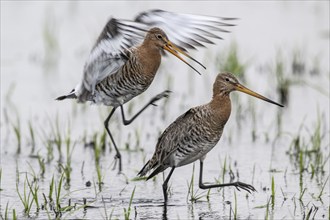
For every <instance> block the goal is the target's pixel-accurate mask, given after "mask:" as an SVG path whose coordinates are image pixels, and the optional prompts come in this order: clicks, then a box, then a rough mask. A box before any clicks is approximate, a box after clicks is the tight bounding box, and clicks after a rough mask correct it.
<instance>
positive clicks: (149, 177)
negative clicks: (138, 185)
mask: <svg viewBox="0 0 330 220" xmlns="http://www.w3.org/2000/svg"><path fill="white" fill-rule="evenodd" d="M166 169H167V167H165V166H164V165H160V166H158V167H157V168H156V169H155V170H154V171H153V172H152V173H151V174H150V175H149V176H148V178H147V180H149V179H151V178H152V177H154V176H156V175H157V174H158V173H160V172H163V171H164V170H166Z"/></svg>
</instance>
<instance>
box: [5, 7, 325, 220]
mask: <svg viewBox="0 0 330 220" xmlns="http://www.w3.org/2000/svg"><path fill="white" fill-rule="evenodd" d="M128 6H129V10H127V7H128ZM151 8H161V9H164V10H170V11H178V12H186V13H197V14H209V15H220V16H223V17H239V18H240V20H238V21H237V26H236V27H233V28H231V31H232V33H230V34H225V35H224V39H225V40H224V41H221V42H217V43H218V44H217V45H216V46H215V45H214V46H211V47H210V49H209V50H206V49H202V50H199V51H198V52H192V55H193V56H194V57H196V58H198V60H201V61H202V62H203V64H205V65H206V66H207V67H208V69H207V71H206V72H205V73H204V74H203V76H199V75H197V74H195V73H194V72H192V71H191V70H189V69H188V68H186V67H185V66H184V64H182V63H180V62H179V61H177V60H176V59H175V58H172V57H169V56H168V57H166V58H164V59H163V63H162V68H161V70H160V71H159V74H158V75H157V77H156V78H155V80H154V82H153V84H152V85H151V87H150V88H149V89H148V90H147V91H146V92H145V93H144V94H143V95H141V96H140V97H138V98H136V99H134V100H133V101H132V102H131V104H128V106H126V110H127V111H128V108H132V109H133V110H132V112H133V113H134V112H136V111H137V110H138V109H139V108H140V107H141V106H143V104H144V103H146V102H147V101H148V99H149V98H150V97H152V96H154V95H155V94H157V93H159V92H161V91H163V90H165V89H171V90H172V91H173V93H172V94H171V96H170V98H169V99H167V100H166V101H160V102H159V105H158V107H151V108H150V109H148V110H146V111H145V112H144V113H143V114H142V115H141V118H139V119H137V120H136V121H135V122H134V123H133V124H132V125H130V126H128V127H125V126H122V125H120V118H119V113H118V112H117V114H116V116H117V117H116V118H114V120H113V122H112V123H111V129H112V130H113V132H114V136H115V140H117V144H118V146H120V147H121V152H122V156H123V169H124V175H117V172H116V170H112V168H113V166H114V159H113V157H114V152H113V151H109V146H107V148H106V151H105V152H104V153H103V154H102V155H101V159H100V166H101V173H102V177H103V178H102V182H103V185H102V190H101V191H100V190H99V189H98V186H97V173H96V168H95V159H94V151H93V150H92V149H91V148H88V147H87V148H86V147H85V142H89V141H92V139H93V135H94V134H95V133H98V135H100V134H101V133H102V132H103V120H104V118H105V117H106V116H107V113H108V112H109V109H107V108H105V107H102V106H95V105H89V104H86V105H78V104H75V103H73V102H71V101H63V102H55V101H54V98H55V97H57V96H59V95H62V94H64V93H66V92H68V91H70V90H71V89H72V87H73V86H74V85H75V84H76V83H77V82H78V81H79V80H80V79H81V77H82V74H81V72H82V68H83V64H84V61H85V59H86V57H87V55H88V53H89V50H90V48H91V46H92V45H93V43H94V40H95V39H96V38H97V35H98V34H99V32H100V30H101V29H102V27H103V25H104V23H105V22H106V20H107V19H108V18H109V17H110V16H114V17H119V18H127V19H130V18H133V17H134V15H136V14H137V13H138V12H140V11H143V10H146V9H151ZM328 18H329V2H305V3H301V2H300V3H298V2H252V3H251V2H249V3H248V4H247V3H242V2H213V1H211V2H189V4H188V3H187V2H184V1H182V2H171V4H169V3H168V2H149V1H147V2H138V3H135V2H98V3H92V2H61V3H55V2H1V169H2V178H1V187H0V188H1V189H3V190H2V191H0V192H1V215H2V216H4V213H5V209H6V204H7V203H8V208H9V209H8V210H9V212H10V213H12V210H13V209H15V210H16V212H17V214H18V216H19V218H22V217H23V216H25V215H24V212H23V206H22V203H21V202H20V200H19V197H18V194H17V191H16V182H18V183H19V185H18V186H19V187H18V188H19V191H20V192H21V193H22V192H23V189H24V180H25V174H26V173H27V177H28V178H29V181H32V177H33V173H35V174H36V176H37V177H38V181H37V183H38V185H39V199H40V203H43V201H44V199H43V197H42V193H45V194H46V195H48V192H49V184H50V181H51V179H52V176H53V175H54V177H55V182H56V184H59V183H58V182H59V179H60V172H59V170H61V169H60V168H59V164H61V163H62V164H65V163H66V161H67V158H66V157H67V154H66V146H65V144H64V143H63V145H62V157H60V156H59V151H58V150H57V149H56V147H55V146H54V149H53V151H54V159H53V160H51V161H50V162H49V163H46V168H45V169H46V172H45V174H44V176H41V175H40V166H39V163H38V159H36V158H35V157H31V153H30V152H31V144H30V140H31V138H30V134H29V130H28V121H31V122H32V126H33V127H34V129H35V132H36V134H35V135H36V141H37V143H36V149H35V151H34V153H33V154H32V155H33V156H36V155H37V154H39V155H40V156H41V157H42V158H44V159H45V160H47V149H46V147H45V143H43V140H45V139H52V138H53V137H52V135H53V132H52V128H51V125H52V126H54V125H55V121H56V118H57V117H58V123H59V127H60V131H61V134H62V136H63V137H67V130H68V128H70V134H69V137H70V138H71V144H74V149H73V151H72V161H71V167H72V172H71V181H70V186H69V187H68V186H66V187H64V188H63V191H62V194H61V197H62V202H61V205H62V206H66V205H67V204H68V202H69V199H70V200H71V204H74V203H77V206H76V209H73V210H72V211H71V212H63V213H62V218H64V219H65V218H84V219H102V218H106V217H105V215H107V216H109V215H110V213H111V212H112V211H113V214H112V217H113V218H120V219H122V218H124V208H126V209H127V207H128V206H129V201H130V197H131V194H132V191H133V189H134V188H135V193H134V198H133V201H132V213H131V216H130V217H131V218H135V217H136V218H138V219H155V218H156V219H159V218H168V219H199V218H201V219H231V218H234V212H235V211H234V210H235V206H236V210H237V211H236V213H237V218H240V219H264V218H265V216H267V215H268V217H269V218H271V219H302V218H304V217H306V215H307V213H308V212H309V211H310V210H312V211H311V214H312V216H314V214H315V216H314V217H315V219H329V204H330V202H329V200H330V190H329V186H330V185H329V180H328V181H327V178H329V155H330V154H329V142H330V141H329V58H330V56H329V19H328ZM233 42H235V43H236V44H237V48H238V50H239V57H240V59H241V61H242V62H243V63H245V64H246V65H247V68H246V71H245V78H246V80H245V81H246V82H245V84H246V86H248V87H249V88H251V89H253V90H255V91H258V92H260V93H261V94H264V95H265V96H267V97H270V98H271V99H273V100H279V98H278V94H277V93H276V80H275V75H274V72H272V70H271V69H272V68H274V65H275V60H276V57H277V56H278V54H279V53H280V54H281V55H282V60H283V61H284V64H285V65H286V68H285V76H286V77H288V78H290V79H291V80H294V81H297V82H296V83H294V84H293V86H291V87H290V97H289V103H288V105H287V106H286V107H285V108H284V109H281V110H279V108H278V107H276V106H272V105H269V104H267V103H265V102H262V101H259V100H253V98H251V97H247V96H246V95H244V94H239V95H232V98H233V99H234V101H233V106H232V109H233V111H232V115H231V118H230V120H229V122H228V123H227V125H226V128H225V131H224V134H223V137H222V138H221V140H220V142H219V143H218V145H217V146H216V147H215V148H214V149H213V150H212V151H211V153H210V154H209V155H208V156H207V158H206V160H205V165H204V167H205V168H204V169H205V170H204V173H205V176H204V181H207V182H214V181H215V180H216V179H219V180H220V181H221V182H222V181H223V179H222V175H223V174H222V172H223V168H224V162H225V161H226V168H227V171H226V173H225V175H224V182H229V181H230V173H229V171H228V170H229V167H230V168H231V170H232V172H233V174H234V177H235V179H234V181H236V180H237V179H238V177H239V180H240V181H242V182H245V183H249V184H252V185H253V186H254V187H255V188H256V190H257V192H254V193H252V194H248V193H246V192H243V191H237V190H235V189H234V188H232V187H229V188H225V189H221V190H217V189H213V190H211V192H210V197H209V200H208V199H207V198H206V193H207V191H203V190H200V189H199V190H198V192H197V193H198V194H199V193H202V195H203V197H202V198H201V199H200V200H198V201H197V202H191V201H189V197H188V196H187V194H188V183H189V182H190V179H191V176H192V169H193V165H192V164H191V165H188V166H185V167H180V168H178V169H176V170H175V172H174V173H173V176H172V178H171V180H170V183H169V184H170V192H171V194H170V197H169V203H168V206H167V207H166V209H165V207H164V206H163V203H162V202H163V195H162V188H161V184H162V182H163V176H162V175H158V176H157V177H156V178H155V179H154V180H150V181H147V182H145V181H134V180H133V178H135V177H136V174H137V173H138V171H139V170H140V169H141V168H142V166H143V165H144V163H145V162H146V161H147V160H148V159H149V158H150V157H151V155H152V153H153V150H154V146H155V144H156V141H157V138H158V136H159V134H160V132H161V131H163V130H164V129H165V128H166V127H167V126H168V125H169V124H170V123H171V122H172V121H173V120H175V119H176V118H177V117H178V116H179V115H180V114H182V113H184V112H185V111H186V110H188V109H189V108H190V107H192V106H196V105H200V104H204V103H206V102H208V101H209V99H210V97H211V88H212V84H213V80H214V78H215V76H216V73H218V72H219V71H220V69H221V67H220V69H219V64H218V63H216V58H217V57H218V56H219V54H220V56H221V54H225V53H226V52H227V51H228V48H229V47H230V44H231V43H233ZM297 51H298V52H297ZM295 52H296V53H298V54H299V55H301V57H302V58H301V59H302V62H303V64H304V67H305V71H304V73H303V74H301V75H294V74H293V73H292V69H291V63H292V59H293V58H292V57H293V56H294V53H295ZM173 66H175V69H173ZM315 66H316V67H317V68H316V69H317V70H318V71H316V72H317V73H318V74H317V75H311V74H310V72H311V71H312V70H315ZM237 96H239V97H240V98H239V100H237ZM253 109H254V110H253ZM253 111H254V113H253ZM277 115H280V118H281V119H282V125H281V127H280V128H278V124H277ZM17 117H18V118H19V120H20V125H21V132H22V149H21V154H20V155H17V154H16V149H17V140H16V137H15V134H14V132H13V126H12V124H17V122H16V121H17V120H16V119H17ZM253 117H255V119H254V118H253ZM318 118H319V119H320V120H321V122H322V123H321V134H322V141H321V152H322V155H323V160H324V173H323V174H321V173H320V172H316V174H315V176H313V178H311V176H312V174H311V164H314V160H313V157H307V156H306V160H304V164H303V165H304V167H305V168H306V169H307V171H304V172H300V169H299V160H298V161H297V160H296V159H295V158H294V157H290V156H289V155H288V151H289V150H290V144H291V143H292V140H293V138H294V137H295V135H298V134H299V135H300V136H301V144H302V143H305V144H306V145H307V148H308V149H311V144H310V137H311V135H312V134H313V133H314V132H315V129H316V128H317V120H318ZM300 127H301V132H299V129H300ZM252 131H254V132H255V135H256V140H255V141H253V138H252ZM278 135H279V137H278ZM85 139H86V140H85ZM71 146H72V145H71ZM127 146H128V147H129V150H125V148H126V147H127ZM110 149H112V148H110ZM291 149H292V148H291ZM59 159H61V161H60V160H59ZM198 170H199V164H198V163H195V172H194V174H195V176H194V191H196V190H197V189H198ZM166 173H167V171H166ZM18 176H19V180H18V179H17V177H18ZM272 177H274V183H275V199H274V206H272V205H271V195H272V192H271V191H272V190H271V185H272V184H271V182H272ZM87 181H91V183H92V185H91V187H86V182H87ZM323 186H324V190H323V194H322V196H321V199H319V198H317V197H318V195H319V193H320V192H321V191H322V187H323ZM305 188H306V190H305V192H304V189H305ZM302 192H304V193H303V194H302ZM235 195H236V199H237V202H235ZM301 195H302V196H301ZM300 197H301V199H299V198H300ZM84 198H86V199H87V204H88V207H87V208H85V209H84V208H80V209H79V208H78V207H82V204H83V201H84ZM187 198H188V199H187ZM267 203H269V206H268V207H269V209H268V211H267V208H266V206H265V205H266V204H267ZM235 204H236V205H235ZM312 207H313V208H312ZM314 207H315V208H314ZM105 213H107V214H105ZM267 213H268V214H267ZM30 215H31V216H36V217H37V219H44V218H48V215H47V212H46V211H45V210H40V211H39V212H37V213H36V207H35V206H33V207H32V209H31V213H30ZM50 216H51V217H54V213H53V212H50Z"/></svg>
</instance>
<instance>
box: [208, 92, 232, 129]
mask: <svg viewBox="0 0 330 220" xmlns="http://www.w3.org/2000/svg"><path fill="white" fill-rule="evenodd" d="M210 107H211V109H212V112H213V113H214V116H213V117H214V120H215V121H216V123H217V124H218V125H219V126H222V128H223V126H225V124H226V123H227V121H228V119H229V116H230V113H231V101H230V97H229V94H217V95H214V96H213V98H212V100H211V102H210Z"/></svg>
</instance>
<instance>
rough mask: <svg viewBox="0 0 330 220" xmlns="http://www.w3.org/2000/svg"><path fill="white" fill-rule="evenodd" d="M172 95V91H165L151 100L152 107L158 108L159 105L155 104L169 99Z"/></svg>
mask: <svg viewBox="0 0 330 220" xmlns="http://www.w3.org/2000/svg"><path fill="white" fill-rule="evenodd" d="M170 93H171V91H170V90H165V91H164V92H162V93H159V94H158V95H156V96H155V97H153V98H152V99H151V100H150V105H154V106H157V105H156V104H155V102H157V101H158V100H159V99H162V98H167V97H169V96H170Z"/></svg>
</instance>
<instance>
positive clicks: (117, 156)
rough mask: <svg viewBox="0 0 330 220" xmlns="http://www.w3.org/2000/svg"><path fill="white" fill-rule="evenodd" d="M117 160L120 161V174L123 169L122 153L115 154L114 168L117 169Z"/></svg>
mask: <svg viewBox="0 0 330 220" xmlns="http://www.w3.org/2000/svg"><path fill="white" fill-rule="evenodd" d="M117 161H118V162H119V170H118V174H121V171H122V169H121V168H122V166H121V155H120V154H118V153H117V154H116V156H115V164H114V165H113V168H112V170H115V169H116V167H117Z"/></svg>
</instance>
